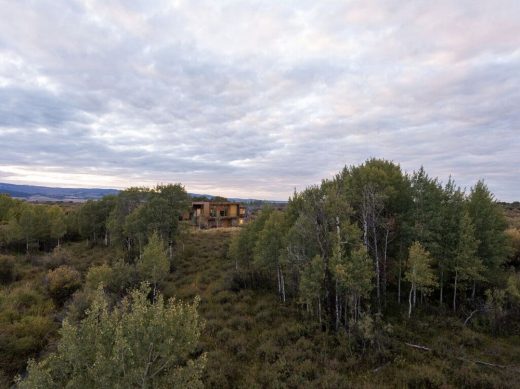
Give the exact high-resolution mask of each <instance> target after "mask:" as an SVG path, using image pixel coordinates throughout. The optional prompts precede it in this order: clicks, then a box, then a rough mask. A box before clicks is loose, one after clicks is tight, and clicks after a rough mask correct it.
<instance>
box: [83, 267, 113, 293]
mask: <svg viewBox="0 0 520 389" xmlns="http://www.w3.org/2000/svg"><path fill="white" fill-rule="evenodd" d="M113 277H114V271H113V270H112V268H111V267H110V266H108V265H107V264H103V265H99V266H92V267H91V268H90V269H88V273H87V277H86V279H85V286H86V287H87V288H89V289H91V290H96V289H97V288H98V287H99V285H100V284H101V285H103V286H109V285H110V283H111V281H112V279H113Z"/></svg>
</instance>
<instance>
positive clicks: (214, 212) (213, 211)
mask: <svg viewBox="0 0 520 389" xmlns="http://www.w3.org/2000/svg"><path fill="white" fill-rule="evenodd" d="M209 216H211V217H216V216H217V210H216V209H215V208H211V209H210V210H209Z"/></svg>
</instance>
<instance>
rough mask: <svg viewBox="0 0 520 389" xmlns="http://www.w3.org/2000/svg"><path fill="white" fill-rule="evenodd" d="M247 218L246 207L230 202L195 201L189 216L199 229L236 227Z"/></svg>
mask: <svg viewBox="0 0 520 389" xmlns="http://www.w3.org/2000/svg"><path fill="white" fill-rule="evenodd" d="M245 218H246V209H245V207H242V206H240V203H235V202H229V201H218V202H217V201H194V202H193V203H191V211H190V214H189V220H191V222H192V224H193V225H195V226H198V227H199V228H213V227H235V226H239V225H241V224H243V223H244V221H245Z"/></svg>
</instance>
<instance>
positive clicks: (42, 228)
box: [0, 184, 190, 257]
mask: <svg viewBox="0 0 520 389" xmlns="http://www.w3.org/2000/svg"><path fill="white" fill-rule="evenodd" d="M189 204H190V199H189V196H188V194H187V193H186V191H185V189H184V187H183V186H182V185H180V184H174V185H173V184H170V185H158V186H156V187H155V188H151V189H150V188H129V189H126V190H124V191H121V192H120V193H119V194H118V195H117V196H105V197H104V198H103V199H101V200H97V201H94V200H90V201H87V202H86V203H84V204H82V205H80V206H79V207H75V208H70V209H68V210H67V211H66V212H65V211H64V210H63V208H62V207H60V206H58V205H44V204H31V203H27V202H24V201H21V200H16V199H12V198H11V197H9V196H7V195H0V246H1V245H3V246H13V247H15V246H17V245H22V244H23V245H24V248H25V251H26V252H27V253H29V251H30V249H31V248H32V247H33V246H37V249H39V250H46V251H49V250H50V249H52V248H54V247H55V246H59V245H60V241H61V240H62V239H66V240H78V239H85V240H87V242H88V243H89V245H96V244H104V245H106V246H108V245H119V246H121V247H122V248H124V249H125V250H126V252H127V253H128V256H129V257H133V256H135V255H136V254H139V253H140V252H141V251H142V249H143V247H144V245H145V244H146V242H147V237H148V236H150V235H151V234H152V233H153V232H157V233H158V234H159V236H160V237H161V239H162V240H164V241H165V242H167V243H168V245H169V250H170V253H171V250H172V247H173V245H174V240H175V235H176V233H177V231H178V228H179V220H180V218H181V217H182V214H183V213H184V212H186V211H187V210H188V209H189Z"/></svg>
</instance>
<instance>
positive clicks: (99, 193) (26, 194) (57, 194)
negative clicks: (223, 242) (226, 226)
mask: <svg viewBox="0 0 520 389" xmlns="http://www.w3.org/2000/svg"><path fill="white" fill-rule="evenodd" d="M119 192H120V191H119V190H118V189H99V188H53V187H48V186H35V185H15V184H6V183H0V193H5V194H8V195H9V196H11V197H15V198H19V199H24V200H27V201H65V202H70V201H71V202H83V201H87V200H98V199H100V198H102V197H103V196H107V195H115V194H118V193H119ZM189 195H190V196H191V197H207V198H208V199H212V198H214V197H216V196H213V195H208V194H198V193H189ZM229 201H237V202H244V203H252V202H267V203H276V204H284V203H286V201H266V200H257V199H241V198H229Z"/></svg>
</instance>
